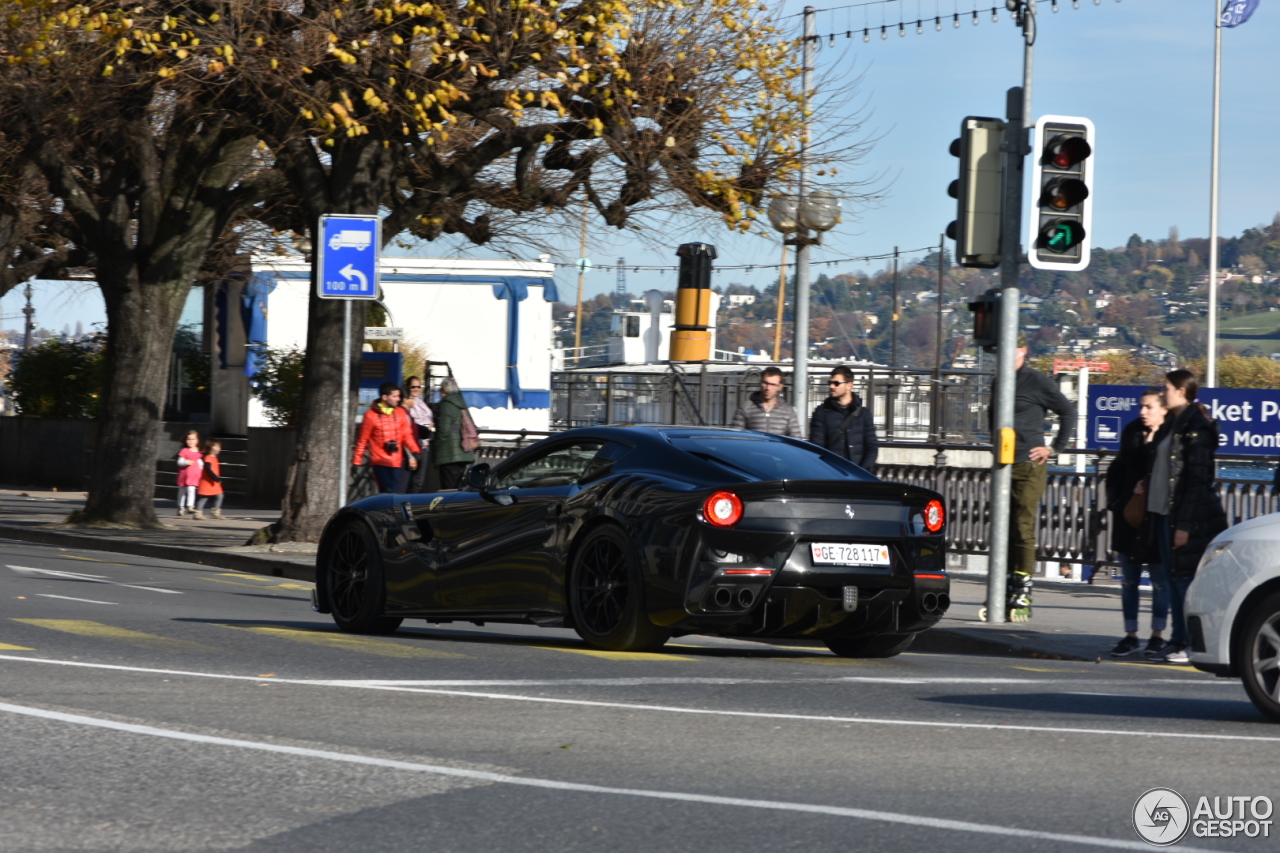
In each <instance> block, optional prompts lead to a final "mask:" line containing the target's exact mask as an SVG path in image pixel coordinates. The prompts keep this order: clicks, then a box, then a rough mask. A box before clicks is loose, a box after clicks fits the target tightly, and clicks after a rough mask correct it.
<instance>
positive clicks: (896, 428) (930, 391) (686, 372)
mask: <svg viewBox="0 0 1280 853" xmlns="http://www.w3.org/2000/svg"><path fill="white" fill-rule="evenodd" d="M768 366H769V365H768V364H766V363H750V364H743V365H742V366H741V369H740V370H732V371H725V370H706V369H703V367H702V366H701V365H696V364H690V365H686V366H677V365H672V366H671V368H670V369H669V370H667V371H664V372H661V373H657V372H645V371H622V370H591V369H581V370H566V371H555V372H553V373H552V374H551V427H552V429H556V430H561V429H574V428H576V427H584V426H595V425H600V424H616V423H663V424H688V425H694V424H698V423H705V424H708V425H711V426H724V425H727V424H728V423H729V422H730V421H731V420H732V419H733V414H734V412H736V411H737V409H738V406H739V405H741V404H742V403H743V402H744V401H745V400H746V399H747V398H748V397H750V396H751V394H752V393H753V392H755V391H757V390H759V388H760V372H761V371H762V370H763V369H764V368H766V367H768ZM780 366H781V367H782V369H783V371H784V372H786V373H787V374H788V377H789V374H790V365H787V364H783V365H780ZM851 369H852V370H853V372H854V391H855V392H856V393H857V394H858V395H859V397H861V399H862V400H863V401H864V403H866V404H867V405H869V406H870V407H871V408H872V412H873V414H874V415H875V422H876V424H877V429H878V432H879V434H880V437H881V438H882V439H883V440H885V441H915V442H931V443H944V442H958V443H962V444H972V443H985V442H986V441H987V440H988V438H989V429H988V425H987V404H988V400H989V398H990V396H991V384H990V377H991V373H990V372H988V371H977V370H951V371H944V372H942V373H940V374H935V373H934V372H933V371H929V370H905V369H900V370H891V369H889V368H885V367H862V366H854V367H853V368H851ZM829 373H830V367H829V366H824V367H820V368H815V369H814V370H813V371H811V372H810V374H809V399H810V400H811V401H813V403H814V405H817V404H818V403H820V402H821V401H822V400H823V399H824V398H826V396H827V394H828V388H827V384H826V383H827V378H828V375H829ZM788 382H790V377H789V378H788ZM868 401H869V402H868ZM801 420H802V421H805V422H807V420H808V414H807V413H806V414H804V415H802V417H801Z"/></svg>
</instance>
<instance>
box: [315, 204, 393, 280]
mask: <svg viewBox="0 0 1280 853" xmlns="http://www.w3.org/2000/svg"><path fill="white" fill-rule="evenodd" d="M318 230H319V234H320V246H319V247H318V249H317V251H316V289H317V291H318V294H319V296H320V297H321V298H322V299H377V298H378V256H379V255H380V254H381V252H382V239H381V237H382V220H381V219H379V218H378V217H377V216H346V215H341V214H336V213H335V214H326V215H325V216H321V217H320V228H319V229H318Z"/></svg>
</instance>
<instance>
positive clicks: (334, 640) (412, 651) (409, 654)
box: [222, 624, 468, 658]
mask: <svg viewBox="0 0 1280 853" xmlns="http://www.w3.org/2000/svg"><path fill="white" fill-rule="evenodd" d="M222 627H224V628H235V629H236V630H238V631H252V632H253V633H255V634H261V635H262V636H264V637H279V638H280V639H282V640H296V641H297V642H300V643H312V644H314V645H317V646H328V647H329V648H331V649H342V650H343V651H348V652H362V653H364V654H370V655H382V656H383V657H389V658H466V657H468V655H459V654H454V653H453V652H441V651H436V650H435V649H425V648H422V647H421V646H407V645H403V644H401V643H396V642H391V641H389V640H375V639H372V638H370V637H355V636H352V635H350V634H339V633H337V632H334V631H308V630H303V629H300V628H280V627H276V626H274V625H226V624H224V625H223V626H222Z"/></svg>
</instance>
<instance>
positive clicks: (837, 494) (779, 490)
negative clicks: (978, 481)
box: [724, 480, 942, 502]
mask: <svg viewBox="0 0 1280 853" xmlns="http://www.w3.org/2000/svg"><path fill="white" fill-rule="evenodd" d="M724 488H726V489H730V490H732V491H734V492H736V493H737V494H738V496H739V497H743V498H763V497H773V496H777V495H781V494H791V495H812V496H814V497H832V498H843V499H846V500H853V499H864V500H865V499H868V498H870V499H871V500H886V501H901V500H904V499H905V500H916V501H926V502H927V501H930V500H933V499H934V498H937V499H939V500H941V499H942V495H940V494H938V493H937V492H935V491H932V490H931V489H926V488H923V487H920V486H908V485H905V484H903V483H886V482H883V481H881V480H866V481H860V480H772V481H768V482H756V483H733V484H731V485H726V486H725V487H724Z"/></svg>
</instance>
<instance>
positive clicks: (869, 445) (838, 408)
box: [809, 367, 880, 471]
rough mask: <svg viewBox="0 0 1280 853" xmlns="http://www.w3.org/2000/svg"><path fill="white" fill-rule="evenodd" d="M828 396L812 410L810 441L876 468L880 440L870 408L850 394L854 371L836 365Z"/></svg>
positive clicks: (868, 468)
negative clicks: (877, 437) (877, 436)
mask: <svg viewBox="0 0 1280 853" xmlns="http://www.w3.org/2000/svg"><path fill="white" fill-rule="evenodd" d="M827 384H828V386H829V387H830V388H831V396H830V397H828V398H827V399H825V400H823V401H822V405H821V406H818V408H816V409H814V410H813V418H812V419H811V420H810V421H809V441H811V442H813V443H814V444H816V445H818V446H819V447H825V448H826V449H827V450H830V451H831V452H832V453H836V454H838V455H840V456H843V457H844V458H845V459H848V460H849V461H850V462H852V463H853V464H854V465H857V466H859V467H861V468H865V469H867V470H868V471H871V470H872V469H874V468H875V464H876V455H877V454H878V453H879V452H880V442H879V441H878V440H877V439H876V425H875V421H874V419H873V418H872V415H871V411H870V410H869V409H868V408H867V407H866V406H864V405H862V400H861V399H860V398H859V397H858V395H857V394H855V393H853V371H852V370H850V369H849V368H847V367H837V368H836V369H835V370H833V371H831V379H830V381H829V382H828V383H827Z"/></svg>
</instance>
